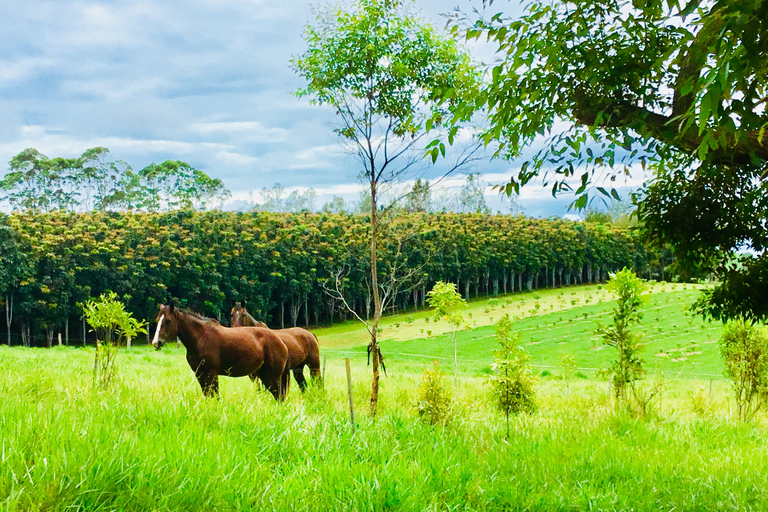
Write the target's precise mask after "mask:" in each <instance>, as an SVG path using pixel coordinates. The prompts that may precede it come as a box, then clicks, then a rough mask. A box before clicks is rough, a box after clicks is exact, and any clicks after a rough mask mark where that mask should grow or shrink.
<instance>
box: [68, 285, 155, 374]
mask: <svg viewBox="0 0 768 512" xmlns="http://www.w3.org/2000/svg"><path fill="white" fill-rule="evenodd" d="M83 312H84V314H85V318H86V321H87V322H88V325H90V326H91V327H92V328H93V329H94V330H95V331H96V355H95V359H94V363H93V378H94V381H95V380H96V379H98V380H99V381H100V383H101V385H102V387H105V388H106V387H108V386H109V384H110V382H111V381H112V379H113V378H114V376H115V372H116V369H117V366H116V357H117V350H118V348H119V347H120V345H121V344H123V343H130V340H131V339H132V338H135V337H136V336H138V335H139V333H142V332H146V331H145V329H144V328H143V327H142V325H141V323H140V322H138V321H137V320H136V319H134V318H133V317H132V316H131V314H130V313H129V312H127V311H126V310H125V306H124V305H123V303H122V302H120V301H119V300H117V294H116V293H115V292H111V291H110V292H107V293H103V294H101V295H100V296H99V299H98V300H93V299H90V300H88V301H87V302H86V303H85V304H83Z"/></svg>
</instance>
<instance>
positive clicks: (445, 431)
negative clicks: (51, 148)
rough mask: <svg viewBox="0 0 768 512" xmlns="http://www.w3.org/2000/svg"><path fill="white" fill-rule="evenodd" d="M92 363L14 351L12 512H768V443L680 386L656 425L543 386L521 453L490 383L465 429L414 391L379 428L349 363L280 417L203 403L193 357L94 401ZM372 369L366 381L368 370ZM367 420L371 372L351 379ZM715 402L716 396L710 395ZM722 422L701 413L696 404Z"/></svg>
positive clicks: (8, 500)
mask: <svg viewBox="0 0 768 512" xmlns="http://www.w3.org/2000/svg"><path fill="white" fill-rule="evenodd" d="M92 356H93V354H92V353H91V352H90V351H89V350H88V349H66V348H64V349H52V350H44V349H19V348H13V349H9V348H7V347H0V364H2V367H3V372H1V373H0V510H7V511H17V510H18V511H21V510H24V511H27V510H56V511H58V510H61V511H64V510H83V511H100V510H195V511H199V510H219V511H221V510H291V509H295V510H361V511H362V510H366V511H367V510H414V511H415V510H419V511H421V510H499V509H502V510H589V509H593V510H630V509H632V510H659V509H662V510H672V509H676V510H711V509H727V510H756V509H757V510H761V509H766V508H768V472H766V471H765V470H764V464H763V460H765V459H766V457H767V456H768V453H766V452H768V448H767V447H768V435H767V434H766V431H765V428H764V426H763V425H761V424H760V423H757V424H754V425H744V424H739V423H737V422H735V421H733V420H731V419H730V412H729V409H728V406H727V401H726V397H727V391H728V389H727V386H726V385H725V384H724V383H723V382H722V381H720V382H717V383H715V387H714V389H713V391H712V394H711V395H710V394H709V389H708V383H707V381H695V380H693V379H690V380H684V381H677V382H675V383H674V385H673V386H672V387H670V388H669V389H668V391H667V392H666V394H665V395H664V397H663V400H664V403H663V405H662V412H661V414H659V415H657V416H655V417H651V418H649V419H643V420H639V419H632V418H629V417H626V416H621V415H617V414H616V413H615V411H614V408H613V406H612V403H611V401H610V400H609V394H608V389H607V383H606V382H602V381H597V380H592V379H581V380H576V381H574V382H572V383H570V392H569V394H568V397H567V398H566V396H565V393H564V383H563V382H561V381H558V380H556V379H545V380H544V382H543V383H542V388H541V389H540V392H539V396H540V397H541V403H540V409H539V411H538V412H537V413H536V414H534V415H532V416H527V415H522V416H518V417H515V418H514V419H513V424H512V436H511V438H510V439H509V440H508V441H507V440H505V439H504V437H505V432H504V428H505V427H504V424H503V420H502V417H501V415H500V414H498V413H497V412H496V411H495V410H494V409H493V406H492V404H491V401H490V399H489V396H488V390H487V388H486V386H485V384H484V383H483V380H482V379H480V378H476V377H471V376H467V375H465V376H463V377H462V379H461V382H460V385H459V387H458V389H456V390H455V391H456V392H455V403H454V415H453V421H452V422H451V423H449V424H448V425H447V426H445V427H431V426H429V425H425V424H423V423H422V422H420V421H419V420H418V417H417V413H416V411H415V408H414V407H413V406H414V404H415V401H416V388H417V385H418V384H417V383H418V379H419V377H420V375H419V374H418V373H407V372H398V373H397V374H395V375H393V376H392V377H391V378H389V379H385V380H384V381H383V389H382V402H381V403H380V417H379V419H377V420H376V421H373V420H370V419H369V418H367V417H365V416H364V415H362V414H361V415H359V416H358V418H359V424H358V428H357V429H356V430H355V431H353V430H352V429H351V428H350V425H349V420H348V411H347V404H346V394H345V393H346V384H345V381H344V372H343V371H342V366H341V361H340V360H338V359H333V360H331V361H329V363H328V370H327V379H326V387H325V389H312V390H310V391H309V392H308V393H306V394H303V395H302V394H301V393H299V392H298V391H297V390H296V388H295V387H294V388H293V389H292V391H291V393H290V395H289V397H288V399H287V401H286V402H285V403H281V404H278V403H275V402H274V400H272V398H271V396H270V395H268V394H267V393H265V392H260V391H257V390H256V389H255V388H254V387H253V386H252V385H251V383H250V382H249V381H248V379H226V378H224V379H222V386H221V387H222V398H221V400H211V399H204V398H203V397H202V395H201V393H200V390H199V388H198V386H197V383H196V382H195V380H194V378H193V376H192V372H191V371H190V370H189V368H188V366H187V364H186V361H185V360H184V351H183V350H177V349H173V348H170V349H166V350H163V351H162V352H154V351H150V350H149V349H147V348H144V347H140V348H135V349H133V350H132V351H131V352H127V351H122V352H121V353H120V356H119V359H118V364H119V370H118V373H119V376H120V377H119V379H118V381H117V383H116V385H115V386H114V387H113V388H112V389H111V390H110V391H107V392H104V391H98V390H96V391H95V390H94V386H93V383H92V381H91V372H90V370H91V368H92V366H91V365H92V362H93V359H92ZM358 366H359V365H358ZM354 380H355V382H356V384H355V387H354V393H355V399H356V405H357V406H358V407H359V409H360V410H361V412H362V410H365V407H364V405H365V400H366V399H367V397H368V392H369V389H368V385H369V384H368V382H369V377H368V371H367V369H366V368H365V367H364V366H359V367H357V368H356V369H355V372H354ZM702 389H703V391H702ZM696 393H698V400H699V402H702V401H703V402H705V403H706V404H707V406H708V407H709V408H708V409H707V410H706V411H705V410H701V411H700V412H698V413H697V412H695V410H696V407H695V405H696V400H695V397H696V396H697V395H696Z"/></svg>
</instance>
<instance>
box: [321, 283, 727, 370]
mask: <svg viewBox="0 0 768 512" xmlns="http://www.w3.org/2000/svg"><path fill="white" fill-rule="evenodd" d="M700 288H702V287H701V286H695V285H681V284H664V283H654V284H652V285H651V286H650V287H649V290H648V294H647V302H646V304H645V306H644V319H643V323H642V326H641V328H640V331H641V333H642V334H643V336H644V342H645V343H646V344H647V346H646V350H645V354H644V358H645V359H646V361H647V365H646V366H647V367H648V369H649V370H650V371H655V370H660V371H663V372H664V374H665V376H667V377H668V378H669V377H672V376H678V375H679V376H681V377H697V378H718V379H719V378H721V375H722V362H721V360H720V355H719V352H718V348H717V345H716V343H715V342H716V340H717V338H718V336H719V333H720V328H721V327H720V325H719V324H717V323H709V322H704V321H702V320H701V318H699V317H695V316H691V315H690V314H689V313H688V312H687V309H688V307H689V306H690V304H692V303H693V301H694V300H695V299H696V298H697V297H698V295H699V291H698V290H699V289H700ZM613 307H614V301H613V297H612V295H611V294H610V293H609V292H607V291H606V290H605V289H604V288H603V287H602V286H582V287H574V288H566V289H556V290H540V291H537V292H532V293H525V294H520V295H509V296H506V297H501V298H498V299H491V300H488V299H485V300H481V301H475V302H472V303H470V304H469V307H468V308H467V309H466V310H465V312H464V314H465V317H466V318H467V320H468V321H469V322H470V324H471V325H470V329H468V330H464V331H461V332H459V333H458V336H457V345H458V354H459V361H460V368H461V370H462V371H465V372H468V373H469V374H470V375H478V374H482V373H487V372H488V371H490V364H491V362H492V356H491V352H492V350H493V345H494V343H495V340H494V327H493V324H494V322H496V321H498V319H499V318H500V317H501V316H502V315H504V314H509V315H510V316H511V317H512V318H514V319H516V320H517V322H516V328H517V331H518V332H520V333H521V334H523V340H522V342H523V344H524V345H525V346H526V348H527V349H528V350H529V352H530V354H531V360H532V363H533V364H534V365H536V366H537V367H539V368H540V369H542V370H545V369H546V370H548V371H550V372H552V373H556V372H557V366H558V364H559V362H560V358H561V357H562V356H563V355H564V354H573V355H574V356H576V361H577V364H578V366H579V367H580V368H581V369H582V373H584V374H587V375H592V374H593V373H594V371H595V370H597V369H599V368H604V367H605V366H607V364H608V362H609V361H610V360H611V358H613V357H614V354H613V353H612V352H611V350H610V349H609V348H607V347H604V346H603V345H602V343H601V341H600V339H599V338H598V337H597V336H596V335H595V334H594V331H595V329H596V328H597V326H598V325H599V324H600V323H602V324H607V323H609V322H610V321H611V315H612V309H613ZM431 317H432V315H431V313H430V312H429V311H418V312H413V313H409V314H404V315H396V316H392V317H388V318H386V319H385V320H384V321H383V322H382V326H383V329H384V330H383V333H382V335H381V337H380V339H381V340H382V341H381V344H382V349H383V351H384V354H385V356H387V360H388V362H389V365H390V369H392V370H393V371H396V370H401V371H406V372H408V371H414V370H415V369H416V368H418V367H420V366H421V367H423V366H424V365H425V364H427V363H428V362H429V361H431V360H438V361H441V362H442V363H443V364H444V365H445V366H447V367H452V364H453V341H452V338H451V336H450V333H449V332H448V329H449V327H448V324H447V323H446V322H443V321H441V322H437V323H435V322H433V321H432V318H431ZM429 331H431V335H429V334H428V332H429ZM314 332H315V333H316V334H317V336H318V338H319V339H320V343H321V346H322V348H323V349H324V353H326V354H327V355H328V357H330V358H339V357H365V356H364V355H363V356H361V354H364V353H365V346H366V344H367V342H368V340H369V338H367V331H366V330H365V328H364V327H362V326H361V324H360V323H359V322H347V323H345V324H342V325H339V326H334V327H330V328H325V329H317V330H315V331H314Z"/></svg>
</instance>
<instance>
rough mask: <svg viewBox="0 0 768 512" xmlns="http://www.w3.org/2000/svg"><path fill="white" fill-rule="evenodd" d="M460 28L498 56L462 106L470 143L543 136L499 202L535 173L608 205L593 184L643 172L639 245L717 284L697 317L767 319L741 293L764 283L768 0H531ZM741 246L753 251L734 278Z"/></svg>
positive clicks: (767, 302) (765, 306)
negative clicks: (647, 174) (709, 274)
mask: <svg viewBox="0 0 768 512" xmlns="http://www.w3.org/2000/svg"><path fill="white" fill-rule="evenodd" d="M492 1H493V0H488V1H487V2H484V4H488V5H490V4H491V3H492ZM459 19H460V20H461V19H462V18H461V16H459ZM463 20H464V21H465V22H468V23H469V26H468V27H467V30H466V32H465V34H466V36H467V37H470V38H479V37H481V36H487V37H489V38H490V40H491V41H493V42H494V43H495V44H496V45H497V47H498V50H499V54H500V55H501V56H502V59H501V61H500V62H499V63H497V64H496V65H494V67H493V69H492V70H491V73H490V77H491V80H490V82H489V84H488V86H487V87H486V88H485V89H484V90H483V91H482V93H481V94H480V95H478V97H477V98H476V100H477V101H476V103H474V104H470V105H468V107H467V108H469V109H480V108H484V109H486V111H487V115H488V117H487V119H488V126H487V129H486V130H485V132H484V134H483V137H484V140H485V141H486V142H487V143H489V144H490V143H494V142H495V143H496V144H497V146H496V148H497V152H498V154H500V155H504V156H507V157H517V156H520V155H521V154H522V152H523V149H525V148H526V147H527V146H530V145H531V144H538V143H539V142H540V141H541V136H542V135H547V136H549V138H548V139H547V142H546V143H545V147H544V149H543V150H541V151H540V152H539V153H537V154H536V155H535V156H533V157H532V158H529V159H527V161H526V162H524V163H523V164H522V166H521V167H520V170H519V172H517V174H516V175H515V176H513V177H512V178H511V179H510V181H509V183H507V184H506V185H505V186H504V187H503V188H504V189H505V191H506V192H507V193H508V194H509V193H511V192H512V191H518V192H519V187H520V186H521V185H524V184H526V183H528V182H529V181H530V180H531V179H533V178H534V177H536V176H540V177H543V179H544V182H545V184H547V185H551V186H552V192H553V194H555V193H557V192H559V191H562V190H568V189H571V190H572V189H574V188H575V192H576V199H575V200H574V203H573V205H574V206H576V207H579V208H583V207H586V206H587V204H588V200H589V197H591V196H590V195H589V194H590V193H591V192H592V190H596V192H597V193H598V195H599V196H606V197H614V198H618V197H619V196H618V193H617V192H616V190H615V189H612V188H610V187H606V186H604V185H603V181H602V180H601V178H608V179H610V180H611V181H610V183H611V187H612V186H613V182H614V181H615V180H617V179H620V178H621V177H622V176H624V175H626V174H630V173H632V172H637V171H639V170H640V168H641V167H643V168H645V169H647V170H649V171H651V172H652V173H653V178H652V179H651V180H649V182H648V185H647V186H645V187H644V188H643V189H642V191H641V193H640V194H639V195H638V196H637V199H636V200H637V202H638V214H639V216H640V219H641V220H642V221H643V222H644V225H645V230H646V232H647V234H648V236H649V237H650V239H651V240H653V241H654V242H656V243H657V244H659V245H661V244H663V243H666V242H669V243H671V244H672V246H673V247H674V250H675V254H676V256H677V257H678V258H679V259H680V260H681V261H683V262H685V263H686V264H690V265H701V266H702V267H703V268H705V269H709V270H710V271H713V272H716V273H717V274H718V276H719V277H720V278H721V280H722V284H721V285H720V286H719V287H718V288H717V289H715V290H714V291H713V292H711V293H710V294H709V296H708V297H707V298H706V299H705V300H704V301H702V303H701V310H702V312H704V313H707V314H711V315H713V316H714V317H716V318H734V317H737V316H739V315H744V316H746V317H748V318H752V319H761V318H766V317H768V292H766V291H765V290H766V289H767V288H766V287H765V286H763V285H761V286H751V284H752V283H756V282H759V283H765V282H766V277H768V256H767V255H765V254H764V252H763V249H764V248H765V247H766V246H768V233H766V230H765V229H764V227H765V224H766V221H767V220H768V219H767V218H766V215H767V212H768V194H766V193H765V187H766V185H765V183H764V181H763V180H764V179H765V178H766V174H767V173H768V143H766V139H765V132H766V128H767V127H768V112H767V111H766V109H765V106H766V103H767V102H768V87H766V86H767V85H768V1H764V0H763V1H760V0H757V1H750V2H725V1H715V0H709V1H707V0H693V1H689V2H679V1H677V0H656V1H652V2H629V1H610V0H587V1H565V0H556V1H553V2H541V1H534V2H532V3H531V4H529V5H528V7H527V8H526V12H525V14H524V15H523V16H521V17H519V18H516V19H509V18H505V17H504V16H503V15H499V16H490V17H485V16H484V17H482V18H481V19H477V20H474V19H469V18H468V17H464V18H463ZM460 23H461V21H460V22H459V24H457V25H455V26H454V30H455V31H456V32H458V31H459V26H460ZM564 125H565V126H566V128H565V129H564V130H560V127H561V126H564ZM574 178H575V179H576V182H577V183H576V184H574V185H573V186H572V183H573V179H574ZM590 185H592V186H594V187H595V188H591V187H590ZM743 247H750V248H752V249H753V250H754V251H755V253H756V254H759V256H758V255H756V256H752V257H750V258H745V259H744V261H743V262H742V263H743V266H742V267H741V268H738V269H736V268H734V267H733V266H731V265H730V264H731V263H732V259H733V256H734V254H736V253H737V252H738V251H740V250H741V249H742V248H743Z"/></svg>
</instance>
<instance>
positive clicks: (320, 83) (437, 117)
mask: <svg viewBox="0 0 768 512" xmlns="http://www.w3.org/2000/svg"><path fill="white" fill-rule="evenodd" d="M407 3H408V4H410V2H407ZM304 38H305V40H306V43H307V50H306V51H305V52H304V53H303V54H301V55H299V56H297V57H295V58H294V59H293V60H292V65H293V68H294V70H295V71H296V72H297V73H298V74H299V75H300V76H301V77H302V78H304V79H305V80H306V82H307V86H306V87H305V88H303V89H300V90H298V91H297V95H298V96H299V97H309V98H311V100H312V102H313V103H315V104H319V105H328V106H330V107H332V108H333V109H334V110H335V111H336V113H337V115H338V119H339V127H338V128H337V129H336V134H337V135H338V136H339V137H340V139H341V141H342V142H343V143H344V144H345V145H346V148H347V150H348V151H349V152H350V153H351V154H352V155H354V156H355V157H357V159H358V160H359V162H360V164H361V167H362V170H361V172H360V176H361V179H362V181H363V182H364V183H365V184H366V187H367V188H368V189H369V190H370V197H371V208H370V210H369V211H370V262H371V265H370V270H371V275H370V287H371V290H372V295H373V307H374V314H373V319H372V321H371V322H370V324H367V325H368V329H369V332H370V335H371V343H370V347H369V350H370V353H371V354H372V355H373V381H372V385H371V402H370V412H371V415H373V416H375V414H376V408H377V403H378V391H379V361H380V357H381V351H380V347H379V343H378V340H377V333H378V323H379V320H380V318H381V316H382V313H383V307H382V306H383V305H382V301H381V297H380V289H379V280H378V265H379V257H378V245H379V239H380V236H381V227H380V219H381V215H382V214H381V212H380V211H379V208H378V206H379V204H378V198H379V192H380V189H381V187H382V186H385V185H387V184H391V183H394V182H396V181H399V180H403V179H404V178H405V177H406V176H407V175H408V173H409V172H412V171H413V170H414V169H415V168H417V167H418V166H417V164H418V162H420V161H421V158H419V157H417V156H416V155H415V154H414V153H415V152H419V151H424V150H428V151H429V152H430V153H429V154H430V155H431V156H432V159H433V162H434V161H436V159H437V158H438V156H439V154H440V153H442V154H443V155H445V145H444V143H442V142H433V143H431V144H426V145H423V144H422V139H423V138H424V136H425V134H426V133H427V132H428V131H430V130H431V129H433V128H436V127H439V126H441V125H442V124H443V123H444V122H446V121H448V120H449V119H452V120H454V121H456V122H457V123H458V121H459V120H460V119H459V118H457V117H456V115H455V112H453V110H452V107H453V106H454V105H456V104H459V103H460V95H462V94H471V93H472V92H473V91H475V90H476V83H477V77H476V73H475V72H474V69H473V68H472V66H471V65H470V62H469V57H468V56H467V55H466V54H465V53H464V52H463V50H462V49H461V48H460V47H459V46H458V45H457V44H456V42H455V41H454V40H452V39H450V38H447V37H443V36H441V35H440V34H438V33H437V31H436V30H435V29H434V28H433V27H432V26H430V25H428V24H427V23H425V22H424V21H422V20H420V19H419V18H417V17H416V16H414V15H413V14H411V13H410V12H409V11H408V9H407V6H406V2H398V1H394V0H358V1H356V2H355V3H354V4H353V5H352V6H349V10H343V9H341V8H332V7H331V8H328V9H327V10H326V11H325V12H319V13H317V17H316V23H315V25H311V24H310V25H307V27H306V29H305V32H304ZM457 133H458V127H457V126H454V127H453V128H452V129H451V130H450V132H449V133H448V138H449V141H450V142H453V141H454V138H455V137H456V135H457ZM422 154H423V153H422ZM468 158H469V156H468V155H464V158H463V159H461V160H463V161H466V160H467V159H468ZM459 163H460V162H459ZM459 163H457V165H459Z"/></svg>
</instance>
